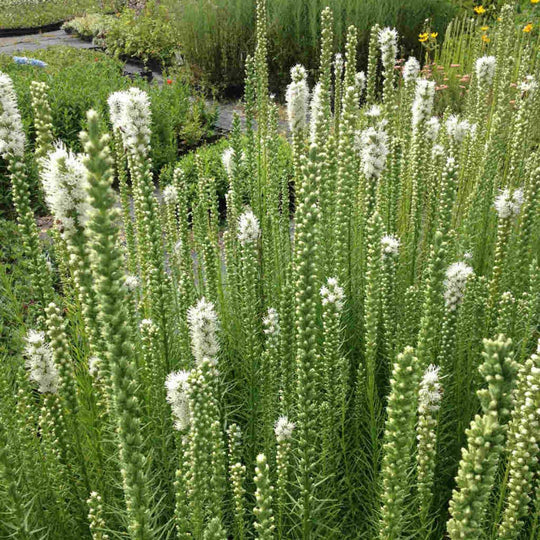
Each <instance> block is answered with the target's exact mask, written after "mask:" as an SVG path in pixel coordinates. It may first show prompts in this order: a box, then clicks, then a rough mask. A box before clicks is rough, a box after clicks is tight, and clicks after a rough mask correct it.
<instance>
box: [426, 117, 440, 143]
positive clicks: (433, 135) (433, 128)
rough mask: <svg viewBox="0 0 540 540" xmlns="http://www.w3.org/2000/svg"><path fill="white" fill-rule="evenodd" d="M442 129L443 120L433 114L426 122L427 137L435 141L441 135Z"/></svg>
mask: <svg viewBox="0 0 540 540" xmlns="http://www.w3.org/2000/svg"><path fill="white" fill-rule="evenodd" d="M440 129H441V122H440V121H439V119H438V118H437V117H436V116H432V117H431V118H430V119H429V120H428V121H427V122H426V137H427V138H428V139H429V140H430V141H435V140H436V139H437V137H438V135H439V130H440Z"/></svg>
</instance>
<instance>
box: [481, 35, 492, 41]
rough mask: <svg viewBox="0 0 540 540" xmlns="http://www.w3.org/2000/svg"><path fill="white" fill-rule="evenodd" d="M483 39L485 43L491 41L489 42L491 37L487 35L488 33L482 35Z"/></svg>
mask: <svg viewBox="0 0 540 540" xmlns="http://www.w3.org/2000/svg"><path fill="white" fill-rule="evenodd" d="M482 41H483V42H484V43H489V42H490V41H491V39H489V38H488V37H487V36H486V34H484V35H483V36H482Z"/></svg>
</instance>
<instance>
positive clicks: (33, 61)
mask: <svg viewBox="0 0 540 540" xmlns="http://www.w3.org/2000/svg"><path fill="white" fill-rule="evenodd" d="M13 60H14V61H15V63H16V64H23V65H24V64H30V65H31V66H37V67H47V64H46V63H45V62H43V60H36V59H35V58H26V56H14V57H13Z"/></svg>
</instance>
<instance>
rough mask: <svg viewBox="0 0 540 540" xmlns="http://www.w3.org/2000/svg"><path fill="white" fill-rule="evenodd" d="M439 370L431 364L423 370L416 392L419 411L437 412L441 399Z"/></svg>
mask: <svg viewBox="0 0 540 540" xmlns="http://www.w3.org/2000/svg"><path fill="white" fill-rule="evenodd" d="M439 371H440V368H439V367H438V366H434V365H433V364H432V365H430V366H429V367H428V368H427V369H426V371H425V372H424V376H423V377H422V381H421V382H420V391H419V393H418V397H419V402H420V403H419V409H420V410H421V411H422V410H425V411H431V412H437V411H438V410H439V407H440V404H441V399H442V392H441V383H440V381H439Z"/></svg>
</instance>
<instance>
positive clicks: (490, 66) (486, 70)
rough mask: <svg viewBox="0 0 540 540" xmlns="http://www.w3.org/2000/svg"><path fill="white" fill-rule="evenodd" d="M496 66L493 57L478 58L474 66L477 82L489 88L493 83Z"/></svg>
mask: <svg viewBox="0 0 540 540" xmlns="http://www.w3.org/2000/svg"><path fill="white" fill-rule="evenodd" d="M496 66H497V59H496V58H495V57H494V56H482V57H481V58H478V59H477V60H476V62H475V64H474V69H475V71H476V78H477V79H478V82H479V83H480V84H482V85H486V86H489V85H490V84H491V83H492V82H493V77H494V76H495V68H496Z"/></svg>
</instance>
